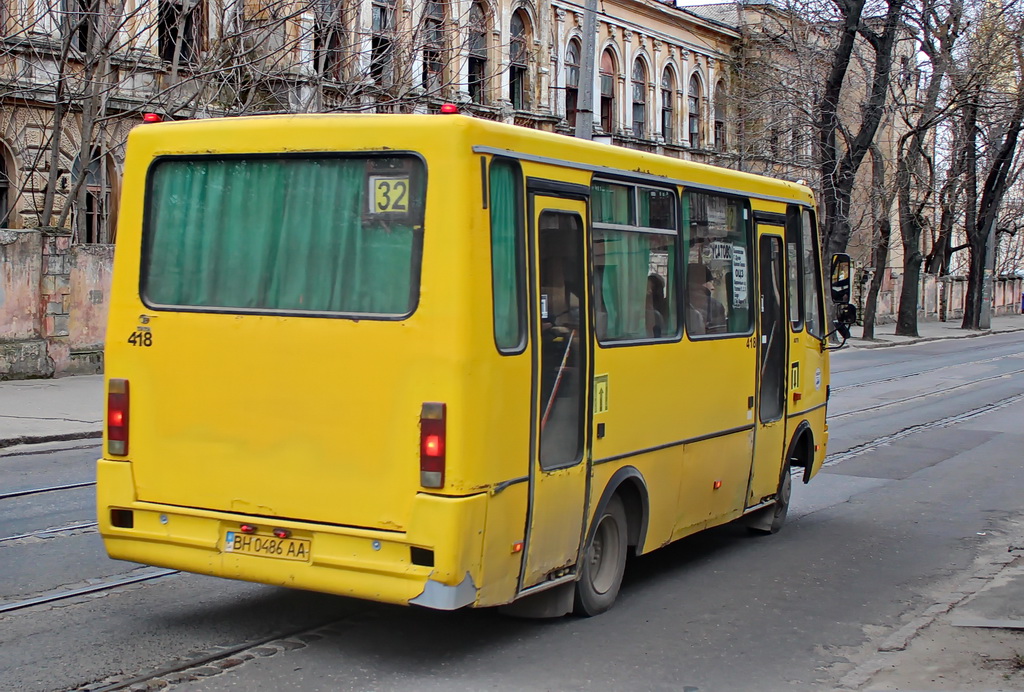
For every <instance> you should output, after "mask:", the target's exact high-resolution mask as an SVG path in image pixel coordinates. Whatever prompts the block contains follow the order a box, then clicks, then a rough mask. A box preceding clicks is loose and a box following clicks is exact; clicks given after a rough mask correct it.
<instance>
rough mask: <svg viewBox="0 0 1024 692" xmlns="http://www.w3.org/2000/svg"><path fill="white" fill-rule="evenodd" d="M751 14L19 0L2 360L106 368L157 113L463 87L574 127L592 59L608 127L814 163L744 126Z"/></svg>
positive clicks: (327, 104) (8, 93)
mask: <svg viewBox="0 0 1024 692" xmlns="http://www.w3.org/2000/svg"><path fill="white" fill-rule="evenodd" d="M724 7H734V6H733V5H728V6H724ZM748 21H749V18H746V17H744V16H743V15H741V14H738V15H735V17H733V16H732V15H729V14H727V13H726V14H722V13H721V12H720V11H719V10H708V9H706V8H696V9H693V10H689V9H680V8H676V7H675V6H674V5H673V4H665V3H662V2H657V1H651V0H648V1H641V0H606V1H605V2H603V3H601V4H600V7H599V11H598V13H597V31H596V36H595V49H594V52H593V55H592V56H587V55H586V54H585V50H586V46H587V41H585V40H584V38H585V37H584V35H583V27H584V6H583V4H581V3H576V2H569V1H566V0H340V2H338V1H336V0H3V5H2V10H0V28H2V41H0V229H2V230H0V378H4V377H26V376H49V375H53V374H60V373H64V372H89V371H96V369H98V368H100V367H101V366H102V363H101V359H102V346H103V340H104V334H103V329H104V322H105V315H106V300H107V297H106V292H107V287H108V285H109V275H110V261H111V257H112V254H113V253H112V245H113V244H114V243H116V227H117V226H116V224H117V208H118V192H119V180H120V173H121V166H122V162H123V159H124V144H125V140H126V137H127V134H128V131H129V130H130V129H131V128H132V127H134V126H135V125H137V124H138V123H140V122H141V120H142V116H143V114H144V113H156V114H159V115H160V116H161V117H162V118H164V119H182V118H201V117H214V116H238V115H252V114H260V113H304V112H340V111H351V112H406V113H408V112H420V113H430V112H436V111H437V110H439V108H440V106H441V105H442V104H444V103H455V104H457V105H458V106H459V108H460V109H461V110H462V111H463V112H467V113H470V114H472V115H474V116H476V117H481V118H488V119H495V120H502V121H505V122H509V123H514V124H517V125H521V126H525V127H532V128H540V129H544V130H548V131H553V132H558V133H562V134H566V135H572V134H573V132H574V127H575V123H576V118H577V116H578V114H579V113H580V111H581V110H582V109H584V108H585V104H584V103H583V102H582V98H583V96H582V95H583V93H584V92H585V90H584V89H583V88H582V87H583V86H584V85H582V84H581V79H584V78H585V77H584V75H585V74H586V72H587V71H586V70H585V69H583V68H584V65H585V63H586V61H587V60H592V61H593V70H592V75H593V83H592V89H591V92H592V94H593V101H592V103H591V105H590V108H591V110H592V112H593V121H594V136H595V138H598V139H601V140H604V141H607V142H611V143H614V144H618V145H623V146H629V147H635V148H638V149H642V150H645V151H651V152H657V153H661V154H666V155H669V156H676V157H685V158H689V159H692V160H696V161H701V162H705V163H718V164H721V165H726V166H732V167H739V168H743V169H745V170H753V171H756V172H766V173H772V174H775V175H782V176H786V177H791V178H804V179H806V178H807V170H806V168H805V167H804V168H801V167H800V165H799V164H802V163H805V160H804V159H806V156H805V154H807V153H809V150H807V151H805V148H801V147H804V145H803V144H800V145H799V146H796V147H790V149H789V150H788V151H789V152H790V154H791V155H786V156H782V155H780V150H779V148H778V147H776V148H775V149H772V147H770V146H752V145H751V143H750V140H751V138H757V137H765V136H767V137H771V136H773V133H775V134H778V133H777V132H776V131H775V130H771V129H764V128H761V129H757V128H745V127H744V126H743V125H742V124H741V123H742V122H743V120H744V118H748V119H750V118H749V112H752V111H751V106H750V99H751V97H752V95H753V94H752V93H751V91H750V90H749V89H743V88H742V86H743V85H742V84H740V83H739V81H738V79H737V74H738V72H737V65H738V64H739V62H738V58H739V57H741V53H742V51H743V50H744V45H745V44H744V41H743V40H742V37H743V31H742V28H743V25H744V22H748ZM754 21H755V22H756V21H759V20H757V19H756V18H755V20H754ZM767 93H768V92H766V93H765V94H759V95H757V98H767V99H769V100H770V96H768V95H766V94H767ZM744 104H746V105H745V106H744ZM744 108H747V111H744ZM776 125H778V123H776ZM790 127H791V128H792V127H796V125H795V124H793V123H790ZM789 132H790V130H787V131H786V133H785V134H786V136H787V137H789V138H790V139H789V140H787V141H797V135H791V134H789ZM800 141H802V140H800ZM787 166H789V167H788V168H787Z"/></svg>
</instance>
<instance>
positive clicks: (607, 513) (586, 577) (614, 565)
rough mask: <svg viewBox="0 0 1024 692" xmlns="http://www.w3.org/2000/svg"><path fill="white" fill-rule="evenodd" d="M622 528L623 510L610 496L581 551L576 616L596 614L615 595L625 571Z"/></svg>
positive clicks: (604, 609) (620, 501) (617, 499)
mask: <svg viewBox="0 0 1024 692" xmlns="http://www.w3.org/2000/svg"><path fill="white" fill-rule="evenodd" d="M626 529H627V525H626V510H625V508H624V507H623V506H622V500H621V499H620V498H619V496H618V495H614V496H612V498H611V500H610V501H609V502H608V505H607V506H606V507H605V509H604V512H602V513H601V516H600V517H599V518H598V519H597V528H596V529H594V535H593V537H592V538H591V539H590V543H589V544H588V545H587V550H586V552H585V553H584V554H583V565H582V567H581V569H580V578H579V580H578V581H577V582H576V601H575V607H574V609H573V611H574V612H575V613H576V614H577V615H582V616H584V617H591V616H593V615H600V614H601V613H603V612H604V611H606V610H608V609H609V608H611V607H612V603H614V602H615V597H616V596H618V595H619V587H620V586H621V585H622V575H623V573H624V572H625V571H626V549H627V542H628V540H629V539H628V534H627V531H626Z"/></svg>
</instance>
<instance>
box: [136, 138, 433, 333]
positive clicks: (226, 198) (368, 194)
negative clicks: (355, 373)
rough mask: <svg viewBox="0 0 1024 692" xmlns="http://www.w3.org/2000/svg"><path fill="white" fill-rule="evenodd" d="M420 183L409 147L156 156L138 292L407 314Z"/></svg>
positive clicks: (417, 243) (205, 304) (198, 304)
mask: <svg viewBox="0 0 1024 692" xmlns="http://www.w3.org/2000/svg"><path fill="white" fill-rule="evenodd" d="M424 195H425V172H424V170H423V164H422V163H421V162H420V160H419V159H417V158H415V157H413V156H359V157H355V156H326V155H325V156H308V155H306V156H286V157H282V156H274V157H271V156H256V155H254V156H249V157H235V156H233V157H189V158H185V157H168V158H164V159H160V160H158V161H157V162H156V163H155V164H154V165H153V166H152V168H151V169H150V174H149V181H148V188H147V199H146V226H145V230H144V241H143V242H144V255H143V264H144V267H143V272H142V286H141V288H142V296H143V298H144V300H145V302H146V303H147V304H149V305H155V306H176V307H182V308H186V309H187V308H196V309H214V310H223V311H226V312H275V313H277V312H313V313H346V314H360V315H370V316H373V315H380V316H403V315H408V314H409V313H411V312H412V310H413V309H414V307H415V303H416V297H417V294H418V284H419V264H420V249H421V247H422V242H421V236H422V230H423V205H424Z"/></svg>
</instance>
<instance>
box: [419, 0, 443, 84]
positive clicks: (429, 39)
mask: <svg viewBox="0 0 1024 692" xmlns="http://www.w3.org/2000/svg"><path fill="white" fill-rule="evenodd" d="M447 21H448V3H447V2H446V0H427V2H426V4H425V5H424V8H423V89H424V90H425V91H426V92H427V95H428V96H434V97H437V96H439V95H440V91H441V89H442V88H443V87H444V65H445V63H446V62H447V60H446V59H445V58H446V56H447V53H448V46H447V41H446V40H445V23H446V22H447Z"/></svg>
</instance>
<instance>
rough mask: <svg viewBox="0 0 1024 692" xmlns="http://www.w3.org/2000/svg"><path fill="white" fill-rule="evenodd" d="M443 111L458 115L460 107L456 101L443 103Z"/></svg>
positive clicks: (446, 113)
mask: <svg viewBox="0 0 1024 692" xmlns="http://www.w3.org/2000/svg"><path fill="white" fill-rule="evenodd" d="M441 112H442V113H444V114H445V115H456V114H458V112H459V107H458V106H456V105H455V104H454V103H445V104H442V105H441Z"/></svg>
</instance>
